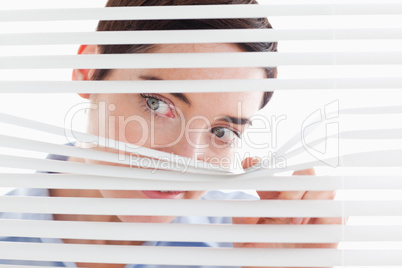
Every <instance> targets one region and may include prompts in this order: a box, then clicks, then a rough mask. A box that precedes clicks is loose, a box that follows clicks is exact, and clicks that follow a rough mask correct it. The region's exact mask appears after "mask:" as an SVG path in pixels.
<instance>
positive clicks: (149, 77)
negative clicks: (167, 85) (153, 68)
mask: <svg viewBox="0 0 402 268" xmlns="http://www.w3.org/2000/svg"><path fill="white" fill-rule="evenodd" d="M139 78H140V79H142V80H164V79H161V78H159V77H156V76H152V75H141V76H140V77H139ZM170 95H172V96H173V97H175V98H177V99H179V100H181V101H182V102H184V103H185V104H187V105H188V106H191V101H190V100H189V99H188V98H187V96H186V95H184V94H183V93H170Z"/></svg>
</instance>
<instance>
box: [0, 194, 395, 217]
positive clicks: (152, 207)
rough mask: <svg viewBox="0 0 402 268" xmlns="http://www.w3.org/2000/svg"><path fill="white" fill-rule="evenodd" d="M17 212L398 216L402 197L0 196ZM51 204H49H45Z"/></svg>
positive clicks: (8, 208)
mask: <svg viewBox="0 0 402 268" xmlns="http://www.w3.org/2000/svg"><path fill="white" fill-rule="evenodd" d="M0 203H2V207H1V210H2V211H4V212H19V213H47V214H85V215H143V216H144V215H147V216H152V215H159V216H179V215H180V216H184V215H186V216H211V217H292V218H296V217H300V218H305V217H314V218H316V217H335V218H337V217H348V216H402V201H337V200H335V201H334V200H195V199H127V198H111V199H108V198H73V197H68V198H67V197H57V198H55V197H26V196H24V197H20V196H18V197H16V196H2V197H0ZM49 204H51V206H50V205H49Z"/></svg>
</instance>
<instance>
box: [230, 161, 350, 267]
mask: <svg viewBox="0 0 402 268" xmlns="http://www.w3.org/2000/svg"><path fill="white" fill-rule="evenodd" d="M256 163H258V160H256V159H253V158H251V157H249V158H247V159H245V160H244V161H243V168H244V169H246V168H248V167H250V166H252V165H255V164H256ZM293 175H315V171H314V169H313V168H311V169H306V170H301V171H295V172H294V173H293ZM257 193H258V195H259V196H260V199H261V200H276V199H281V200H333V199H334V197H335V193H336V192H335V191H325V192H324V191H287V192H264V191H257ZM233 223H234V224H341V223H342V219H341V218H233ZM337 246H338V244H337V243H322V244H318V243H306V244H301V243H234V247H236V248H337ZM244 268H246V267H244Z"/></svg>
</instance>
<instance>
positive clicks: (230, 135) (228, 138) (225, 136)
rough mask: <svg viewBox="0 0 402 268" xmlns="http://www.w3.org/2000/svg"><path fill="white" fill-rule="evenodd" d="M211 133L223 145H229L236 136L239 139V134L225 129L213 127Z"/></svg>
mask: <svg viewBox="0 0 402 268" xmlns="http://www.w3.org/2000/svg"><path fill="white" fill-rule="evenodd" d="M211 132H212V133H213V134H214V135H215V136H216V137H218V138H219V139H220V140H222V141H223V142H224V143H231V142H232V141H233V140H234V139H235V138H236V136H237V137H238V138H240V134H238V133H236V132H235V131H233V130H230V129H228V128H225V127H214V128H212V129H211Z"/></svg>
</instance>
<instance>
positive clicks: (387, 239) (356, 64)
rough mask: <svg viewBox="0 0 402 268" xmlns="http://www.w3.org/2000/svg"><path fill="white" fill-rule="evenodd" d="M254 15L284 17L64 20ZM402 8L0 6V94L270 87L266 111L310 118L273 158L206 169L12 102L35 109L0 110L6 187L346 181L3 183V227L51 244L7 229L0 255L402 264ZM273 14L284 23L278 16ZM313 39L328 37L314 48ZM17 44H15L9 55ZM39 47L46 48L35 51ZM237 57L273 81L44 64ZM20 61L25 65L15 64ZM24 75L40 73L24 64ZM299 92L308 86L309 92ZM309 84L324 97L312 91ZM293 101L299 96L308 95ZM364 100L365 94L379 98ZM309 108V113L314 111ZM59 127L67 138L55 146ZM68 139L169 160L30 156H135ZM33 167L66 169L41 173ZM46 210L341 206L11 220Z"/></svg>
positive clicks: (210, 62) (377, 4) (161, 64)
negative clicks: (119, 24)
mask: <svg viewBox="0 0 402 268" xmlns="http://www.w3.org/2000/svg"><path fill="white" fill-rule="evenodd" d="M2 4H3V3H0V5H2ZM103 4H104V3H103ZM260 17H268V19H269V20H270V21H271V23H272V24H273V28H274V29H267V30H265V29H264V30H260V29H247V30H244V29H241V30H240V29H238V30H174V31H127V32H95V31H92V32H90V31H85V32H82V31H80V30H79V29H78V28H74V27H73V28H72V29H69V28H68V27H69V25H70V24H69V23H73V22H77V21H79V22H83V21H98V20H161V19H164V20H178V19H216V18H260ZM401 18H402V2H400V1H380V0H378V1H375V0H373V1H344V2H338V1H260V5H199V6H157V7H155V6H153V7H116V8H103V7H90V8H83V7H82V6H81V4H80V3H77V4H76V6H75V7H70V8H57V5H56V6H54V7H50V8H49V7H48V6H40V3H39V4H38V6H37V7H36V8H35V9H24V8H23V7H21V8H20V9H13V10H5V9H3V10H0V24H2V25H3V27H2V29H3V31H2V32H1V33H0V47H1V48H2V49H4V51H5V52H4V53H3V54H2V55H1V57H0V71H1V72H0V92H1V94H2V95H3V96H4V99H7V98H14V99H13V100H16V98H18V99H19V98H26V97H28V98H29V97H30V96H33V95H36V94H37V95H38V96H46V95H49V94H51V95H57V94H72V93H143V92H151V91H152V92H154V93H155V92H156V93H179V92H186V93H191V92H205V93H207V92H243V91H275V94H276V95H278V102H275V101H276V100H275V97H276V96H275V95H274V96H275V97H274V98H273V100H272V101H271V102H272V103H269V104H268V107H267V108H266V109H265V110H264V112H267V113H270V111H272V110H270V109H273V110H274V109H278V110H279V111H281V108H280V105H284V107H285V108H287V109H294V110H297V109H299V107H300V109H305V111H310V112H311V114H308V117H303V118H296V119H295V121H291V123H292V124H293V127H289V129H290V130H292V131H291V132H290V133H286V134H285V135H284V137H286V140H284V139H281V140H280V142H279V143H280V144H279V145H278V146H276V147H275V148H261V149H259V152H260V153H261V152H267V151H269V150H271V151H272V152H274V153H275V157H274V158H272V157H271V158H269V159H267V161H268V162H269V163H268V165H266V166H264V165H263V164H264V163H261V164H260V165H258V166H257V167H256V168H249V169H246V170H242V169H233V170H228V169H225V168H221V167H217V166H213V165H209V166H208V167H206V166H205V165H203V163H201V162H200V161H197V160H194V159H190V158H186V157H183V156H177V157H175V158H174V159H172V158H171V155H170V154H168V153H165V152H162V151H158V150H153V149H148V148H145V147H140V146H134V145H132V144H127V143H124V142H121V141H116V140H113V139H105V138H102V137H98V136H94V135H90V134H86V133H85V131H83V130H81V131H77V130H73V129H71V128H69V127H71V126H72V125H71V124H70V125H68V126H66V125H64V126H60V125H55V124H53V123H52V122H49V120H47V119H46V117H43V118H42V117H41V118H36V119H34V118H30V117H29V113H30V112H29V110H24V107H23V106H24V105H21V104H19V103H18V102H16V103H14V104H13V105H14V106H17V107H18V105H21V107H20V108H18V110H20V111H23V113H22V114H24V113H25V114H26V116H23V115H21V112H20V113H14V114H13V113H8V112H2V113H0V122H1V124H2V128H1V132H0V135H1V137H0V146H1V147H2V148H4V149H5V153H2V154H1V155H0V159H1V161H0V167H2V168H3V170H2V173H1V174H0V187H4V188H6V187H7V188H32V189H81V190H83V189H84V190H85V189H88V190H94V189H96V190H99V189H101V190H158V191H204V190H205V191H211V190H224V191H235V190H241V191H339V193H340V194H339V195H338V196H337V198H335V200H257V199H255V200H204V199H202V200H174V199H173V200H172V199H169V200H166V199H127V198H121V199H119V198H94V197H92V198H77V197H76V198H73V197H48V196H11V195H7V194H6V195H3V196H0V213H3V215H8V217H3V218H2V219H0V238H1V237H5V238H7V237H14V238H18V237H25V238H32V239H34V238H41V239H42V241H44V243H38V242H19V240H18V239H16V240H14V241H10V240H2V242H0V260H3V261H4V260H7V261H10V262H9V264H4V267H31V266H28V265H26V266H23V265H24V264H23V263H24V262H23V261H28V262H30V265H32V264H31V263H32V262H36V265H37V266H42V267H51V266H45V264H44V263H46V262H64V263H65V264H67V265H71V267H74V263H110V264H144V265H147V264H149V265H156V266H158V265H171V266H174V267H180V266H197V265H198V266H223V267H224V266H244V267H245V266H247V267H248V266H252V267H333V266H339V267H373V266H377V267H387V266H390V267H402V220H401V218H402V199H401V198H400V196H401V190H402V179H401V175H402V174H401V167H402V160H401V159H402V146H401V145H402V142H401V139H402V125H401V123H400V122H401V121H400V116H401V114H402V105H400V104H399V102H400V99H397V97H398V96H399V97H400V96H401V95H400V94H399V91H400V90H401V87H402V75H401V73H402V72H401V71H402V68H401V64H402V50H401V44H402V43H401V38H402V28H401V22H402V19H401ZM299 21H301V23H299ZM367 21H368V22H367ZM59 22H61V23H62V24H63V25H64V27H65V29H66V30H65V31H57V32H56V31H48V30H46V27H47V26H45V25H49V24H53V23H55V24H57V23H59ZM275 22H277V25H285V26H284V27H283V28H281V27H276V24H275ZM345 22H348V23H347V25H346V23H345ZM363 22H364V23H363ZM30 23H33V24H35V25H38V27H41V26H43V27H44V29H45V30H43V31H41V30H40V28H38V29H37V30H36V31H35V32H25V31H24V28H21V29H20V28H18V27H21V25H24V24H25V25H29V24H30ZM42 23H46V24H42ZM303 23H305V24H303ZM321 23H322V25H324V27H322V26H321ZM366 23H367V24H366ZM7 25H11V26H15V27H16V28H15V29H17V30H15V32H13V28H12V27H11V28H10V27H8V26H7ZM287 25H291V26H287ZM0 27H1V26H0ZM22 27H24V26H22ZM10 29H11V30H10ZM63 29H64V28H63ZM274 41H278V42H279V52H276V53H272V52H238V53H202V54H201V53H185V54H183V53H166V54H163V53H141V54H124V55H122V54H121V55H119V54H104V55H75V54H68V53H66V54H63V53H52V51H49V50H51V49H52V48H54V47H61V48H63V46H67V45H73V46H77V45H80V44H94V45H111V44H177V43H179V44H186V43H242V42H243V43H244V42H274ZM309 44H316V45H317V44H319V45H320V46H312V47H309ZM281 46H282V47H283V49H282V48H281ZM13 47H14V48H17V51H18V53H14V54H13V53H11V54H12V55H8V54H6V53H7V50H8V49H10V48H13ZM317 48H318V49H317ZM35 50H37V52H32V51H35ZM57 51H59V50H57ZM231 67H278V68H279V77H278V79H262V80H258V79H256V80H240V79H234V80H176V81H67V80H65V79H54V78H52V77H51V75H48V74H52V71H58V70H60V71H68V72H71V69H135V68H146V69H157V68H176V69H182V68H231ZM24 72H27V73H28V75H27V76H23V75H18V74H23V73H24ZM30 72H31V73H33V74H36V75H38V77H39V79H38V78H36V77H33V76H29V73H30ZM285 74H286V75H285ZM27 77H28V79H27ZM10 78H12V79H10ZM31 78H32V79H31ZM303 92H306V94H307V96H313V98H312V99H309V101H308V102H306V97H305V96H304V97H303V95H302V94H303ZM281 94H283V95H281ZM308 94H310V95H308ZM281 96H282V97H281ZM314 96H320V97H321V99H319V97H317V99H314ZM293 98H301V99H302V100H305V101H304V102H301V103H299V102H297V101H295V100H294V99H293ZM366 98H367V99H369V98H371V103H370V101H368V100H367V99H366ZM375 98H378V99H377V101H378V103H375V104H374V105H371V104H373V103H374V102H373V99H375ZM279 100H281V101H282V102H281V103H279ZM287 102H289V103H290V104H286V103H287ZM275 103H277V104H275ZM295 103H297V105H295ZM52 105H53V106H54V104H52ZM56 106H57V104H56ZM309 106H310V107H312V109H310V110H308V107H309ZM41 108H42V109H43V107H37V109H41ZM317 109H318V110H317ZM316 110H317V111H318V112H317V111H316ZM282 111H283V110H282ZM293 112H295V111H293ZM313 112H315V113H313ZM47 113H49V111H48V112H47ZM50 113H51V111H50ZM271 113H272V112H271ZM296 113H297V112H296ZM69 116H72V117H73V115H69ZM70 119H71V118H70ZM331 124H332V125H331ZM335 126H336V127H335ZM11 128H13V129H14V128H15V129H17V130H18V131H19V132H18V135H13V134H10V133H11V132H10V131H9V130H10V129H11ZM317 129H324V130H325V131H324V134H323V136H315V134H314V133H315V132H314V131H315V130H317ZM31 133H35V135H31ZM265 134H266V133H265ZM271 135H272V133H271ZM278 135H279V134H278ZM49 137H54V139H55V140H57V141H61V142H52V141H53V140H52V138H49ZM259 139H262V140H263V139H264V137H262V138H261V137H259ZM74 140H79V141H80V142H85V143H87V144H91V143H94V141H96V142H97V143H98V144H99V145H101V146H104V147H109V148H111V149H123V150H125V151H126V152H127V153H133V154H136V155H137V154H138V155H140V156H141V157H142V158H152V159H167V158H169V159H171V160H170V162H168V163H167V166H164V168H163V170H160V168H159V167H160V164H161V161H155V162H147V165H146V166H145V164H144V166H143V167H147V168H151V169H139V168H132V167H122V166H111V165H94V164H81V163H74V162H68V161H57V160H50V159H44V158H43V157H38V156H37V155H34V156H30V155H31V154H32V152H35V153H41V154H42V155H43V154H54V155H62V156H67V157H77V158H85V159H92V160H96V161H102V162H106V163H113V164H125V165H132V162H130V159H128V158H125V159H121V157H119V155H118V154H115V153H110V152H109V153H108V152H100V151H97V150H93V149H82V148H77V147H74V146H68V145H65V144H64V143H65V142H66V141H68V142H71V141H74ZM317 146H324V148H325V150H324V151H320V150H319V149H317V148H319V147H317ZM7 150H10V151H7ZM7 152H10V153H7ZM278 159H285V160H286V165H279V164H278V163H276V164H275V161H276V160H278ZM164 162H166V161H164ZM136 163H137V165H139V166H141V164H139V163H143V162H136ZM184 167H186V169H185V172H183V169H184ZM312 167H314V168H316V170H317V175H316V176H310V175H304V176H292V175H291V174H292V173H291V172H292V171H294V170H302V169H307V168H312ZM156 169H158V170H156ZM37 170H41V171H47V172H57V173H46V174H45V173H34V171H37ZM155 170H156V171H155ZM58 173H60V174H58ZM39 214H69V215H138V216H154V215H157V216H172V215H174V216H207V217H229V218H231V217H268V218H294V217H296V218H324V217H326V218H342V219H343V221H342V222H343V223H342V224H304V225H293V224H263V225H253V224H247V225H246V224H190V223H188V224H175V223H170V224H168V223H128V222H124V223H123V222H89V221H88V222H87V221H50V220H35V217H32V218H30V219H24V218H18V217H14V216H15V215H39ZM347 219H349V220H348V223H346V222H347ZM53 238H58V239H82V240H110V241H177V242H194V243H198V242H210V241H212V242H219V243H226V244H228V245H230V244H231V243H248V242H249V243H310V244H311V245H313V246H311V247H310V248H232V247H230V246H227V247H198V246H192V247H182V246H179V247H157V246H127V245H95V244H74V243H50V242H49V243H46V241H50V240H49V239H53ZM0 240H1V239H0ZM317 243H340V244H339V246H338V248H319V247H316V246H314V245H316V244H317ZM0 263H1V262H0ZM3 263H7V262H3ZM0 267H1V265H0ZM88 267H91V266H90V264H88Z"/></svg>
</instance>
